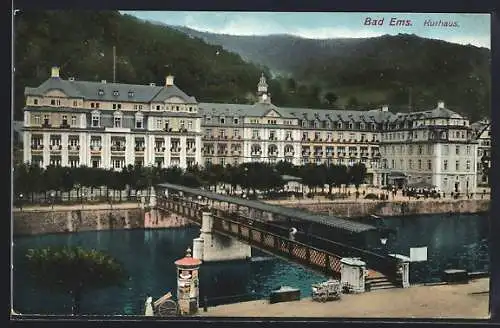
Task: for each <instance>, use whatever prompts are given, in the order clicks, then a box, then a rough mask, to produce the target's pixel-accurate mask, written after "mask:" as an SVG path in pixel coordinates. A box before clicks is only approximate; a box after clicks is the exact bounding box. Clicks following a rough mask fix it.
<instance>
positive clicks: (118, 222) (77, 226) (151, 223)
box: [13, 203, 192, 236]
mask: <svg viewBox="0 0 500 328" xmlns="http://www.w3.org/2000/svg"><path fill="white" fill-rule="evenodd" d="M13 217H14V219H13V226H14V227H13V228H14V229H13V234H14V236H23V235H39V234H50V233H67V232H79V231H101V230H121V229H125V230H127V229H160V228H178V227H185V226H189V225H191V224H192V223H191V222H190V221H189V220H187V219H185V218H183V217H180V216H177V215H175V214H173V213H170V214H164V215H161V216H156V217H152V215H151V211H149V210H145V209H144V208H142V206H141V205H140V204H138V203H120V204H113V205H110V204H107V203H105V204H87V205H85V204H84V205H83V206H82V205H54V207H51V206H30V207H25V208H23V209H22V210H21V209H19V208H17V209H14V210H13Z"/></svg>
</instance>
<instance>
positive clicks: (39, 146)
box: [31, 145, 43, 152]
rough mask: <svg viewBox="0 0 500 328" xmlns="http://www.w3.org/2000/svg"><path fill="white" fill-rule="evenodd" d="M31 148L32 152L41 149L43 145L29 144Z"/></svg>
mask: <svg viewBox="0 0 500 328" xmlns="http://www.w3.org/2000/svg"><path fill="white" fill-rule="evenodd" d="M31 150H32V151H33V152H39V151H43V145H31Z"/></svg>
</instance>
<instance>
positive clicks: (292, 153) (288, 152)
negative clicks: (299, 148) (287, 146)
mask: <svg viewBox="0 0 500 328" xmlns="http://www.w3.org/2000/svg"><path fill="white" fill-rule="evenodd" d="M293 155H295V153H294V152H293V151H286V152H285V156H293Z"/></svg>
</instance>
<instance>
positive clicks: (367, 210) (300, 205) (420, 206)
mask: <svg viewBox="0 0 500 328" xmlns="http://www.w3.org/2000/svg"><path fill="white" fill-rule="evenodd" d="M268 203H270V204H275V205H280V206H285V207H293V208H297V209H304V210H308V211H311V212H316V213H324V214H328V215H332V216H337V217H342V218H360V217H367V216H370V215H376V216H383V217H390V216H405V215H425V214H448V213H464V214H472V213H485V212H488V211H489V209H490V200H489V199H412V200H408V199H406V200H401V199H399V200H387V201H381V200H370V199H358V200H333V201H325V200H323V201H321V200H316V201H314V200H283V201H268Z"/></svg>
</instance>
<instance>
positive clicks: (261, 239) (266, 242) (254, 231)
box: [212, 215, 341, 276]
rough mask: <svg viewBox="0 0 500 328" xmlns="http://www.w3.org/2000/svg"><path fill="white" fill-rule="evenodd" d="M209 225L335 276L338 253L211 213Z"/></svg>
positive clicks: (337, 269) (338, 259)
mask: <svg viewBox="0 0 500 328" xmlns="http://www.w3.org/2000/svg"><path fill="white" fill-rule="evenodd" d="M212 217H213V229H214V230H215V231H218V232H222V233H224V234H226V235H228V236H232V237H235V238H237V239H239V240H241V241H245V242H247V243H249V244H250V245H252V246H254V247H256V248H260V249H262V250H265V251H268V252H271V253H273V254H275V255H278V256H280V257H284V258H288V259H292V260H293V261H295V262H299V263H302V264H304V265H306V266H308V267H311V268H313V269H316V270H318V271H321V272H323V273H325V274H330V275H332V276H339V275H340V270H341V263H340V260H341V257H340V256H337V255H335V254H333V253H330V252H328V251H325V250H321V249H318V248H315V247H312V246H309V245H306V244H303V243H301V242H298V241H292V240H290V239H288V238H287V237H284V236H280V235H277V234H274V233H271V232H268V231H265V230H263V229H259V228H256V227H253V226H251V225H248V224H245V223H242V222H240V221H235V220H233V219H231V218H229V217H223V216H219V215H213V216H212Z"/></svg>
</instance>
